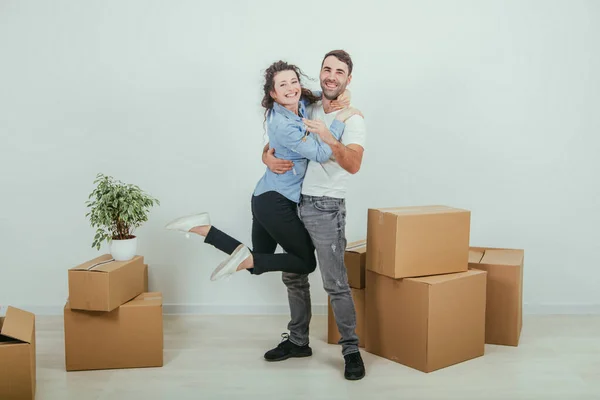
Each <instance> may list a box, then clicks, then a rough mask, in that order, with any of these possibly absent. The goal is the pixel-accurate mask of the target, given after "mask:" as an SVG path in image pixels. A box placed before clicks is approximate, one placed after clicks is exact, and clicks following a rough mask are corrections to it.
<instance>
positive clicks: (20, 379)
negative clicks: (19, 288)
mask: <svg viewBox="0 0 600 400" xmlns="http://www.w3.org/2000/svg"><path fill="white" fill-rule="evenodd" d="M35 361H36V353H35V315H33V314H32V313H29V312H27V311H23V310H19V309H18V308H14V307H10V306H9V307H8V308H7V309H6V316H5V317H0V399H2V400H13V399H15V400H16V399H19V400H20V399H34V398H35V388H36V366H35Z"/></svg>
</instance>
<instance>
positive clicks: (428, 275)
mask: <svg viewBox="0 0 600 400" xmlns="http://www.w3.org/2000/svg"><path fill="white" fill-rule="evenodd" d="M470 222H471V213H470V212H469V211H468V210H462V209H457V208H452V207H446V206H423V207H400V208H384V209H369V214H368V227H367V247H366V265H365V269H366V273H365V275H366V276H365V285H364V289H363V292H364V298H365V303H364V312H363V321H364V322H362V323H363V324H364V327H361V328H357V331H359V329H362V330H361V331H360V332H361V333H359V336H360V338H361V343H364V346H365V350H366V351H367V352H370V353H373V354H376V355H379V356H381V357H384V358H387V359H390V360H392V361H396V362H398V363H401V364H404V365H406V366H409V367H412V368H415V369H418V370H420V371H423V372H431V371H435V370H437V369H440V368H444V367H447V366H450V365H453V364H457V363H460V362H463V361H466V360H470V359H473V358H476V357H479V356H482V355H483V354H484V344H485V343H493V344H505V345H517V344H518V338H519V336H520V331H521V325H522V319H521V308H522V273H523V251H522V250H513V249H490V248H475V247H473V248H470V246H469V240H470ZM347 251H348V252H351V251H352V249H348V250H347ZM349 276H350V272H349ZM355 303H358V302H357V301H356V296H355ZM329 318H330V320H332V319H333V315H332V314H331V312H330V316H329ZM335 328H336V327H335V325H331V323H330V325H329V332H330V334H329V337H330V338H331V337H332V335H333V334H332V333H331V331H332V330H334V329H335ZM336 333H337V332H336ZM331 342H332V341H331V340H330V343H331Z"/></svg>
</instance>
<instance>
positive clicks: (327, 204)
mask: <svg viewBox="0 0 600 400" xmlns="http://www.w3.org/2000/svg"><path fill="white" fill-rule="evenodd" d="M313 206H314V207H315V208H316V209H317V210H319V211H323V212H336V211H339V209H340V201H339V200H335V199H319V200H315V201H314V202H313Z"/></svg>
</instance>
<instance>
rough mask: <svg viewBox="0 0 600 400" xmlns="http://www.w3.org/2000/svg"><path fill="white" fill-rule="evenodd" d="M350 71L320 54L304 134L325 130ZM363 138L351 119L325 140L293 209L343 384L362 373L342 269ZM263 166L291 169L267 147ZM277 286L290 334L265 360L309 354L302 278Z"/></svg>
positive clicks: (338, 57) (334, 57)
mask: <svg viewBox="0 0 600 400" xmlns="http://www.w3.org/2000/svg"><path fill="white" fill-rule="evenodd" d="M352 68H353V64H352V59H351V58H350V55H349V54H348V53H346V52H345V51H343V50H334V51H331V52H329V53H327V54H326V55H325V57H324V58H323V62H322V64H321V72H320V79H319V80H320V83H321V89H322V91H323V98H322V101H321V102H318V103H315V104H313V105H311V106H309V108H308V117H309V120H307V121H305V124H306V126H307V128H308V130H309V131H314V130H316V129H318V128H319V127H322V126H323V121H324V124H325V126H330V125H331V122H332V121H333V119H334V118H335V116H336V114H337V111H333V106H332V101H333V100H336V99H337V98H338V96H339V95H340V94H341V93H342V92H344V90H345V89H346V87H347V86H348V85H349V84H350V81H351V80H352ZM365 135H366V129H365V124H364V120H363V118H361V117H360V116H358V115H355V116H353V117H351V118H350V119H348V120H347V121H346V127H345V130H344V133H343V136H342V139H341V142H340V141H338V140H336V139H335V138H333V136H331V137H330V138H329V139H328V140H325V142H326V143H327V144H328V145H329V146H330V147H331V148H332V150H333V156H332V158H331V159H329V160H328V161H326V162H324V163H317V162H309V163H308V169H307V171H306V176H305V178H304V182H303V185H302V199H301V201H300V204H299V213H300V218H301V219H302V222H303V223H304V225H305V226H306V229H307V230H308V232H309V234H310V236H311V239H312V241H313V243H314V245H315V248H316V250H317V258H318V260H319V266H320V271H321V275H322V279H323V286H324V288H325V291H326V292H327V294H328V295H329V297H330V300H331V307H332V309H333V313H334V315H335V320H336V323H337V327H338V330H339V332H340V335H341V340H340V342H339V343H340V344H341V345H342V354H343V356H344V359H345V369H344V376H345V377H346V379H349V380H357V379H362V378H363V377H364V375H365V368H364V363H363V360H362V358H361V355H360V352H359V348H358V342H359V340H358V336H357V335H356V312H355V308H354V302H353V299H352V294H351V291H350V286H349V285H348V276H347V274H346V267H345V265H344V252H345V249H346V235H345V226H346V205H345V196H346V188H347V183H348V179H349V177H350V175H351V174H355V173H357V172H358V171H359V169H360V166H361V163H362V157H363V151H364V145H365ZM263 162H264V163H265V164H266V165H267V166H268V167H269V169H271V170H272V171H273V172H277V173H283V172H286V171H287V170H289V169H290V168H291V165H292V164H291V162H290V161H287V160H279V159H277V158H276V157H275V156H274V155H273V152H272V151H268V146H267V147H265V151H264V153H263ZM283 282H284V283H285V285H286V286H287V289H288V300H289V303H290V313H291V321H290V323H289V325H288V329H289V330H290V334H289V335H284V337H285V340H284V341H283V342H281V343H280V344H279V345H278V346H277V347H276V348H275V349H272V350H270V351H268V352H267V353H266V354H265V358H266V359H267V360H269V361H280V360H285V359H287V358H290V357H305V356H310V355H311V354H312V350H311V348H310V347H309V346H308V342H309V334H308V332H309V324H310V319H311V302H310V289H309V282H308V275H304V274H302V275H301V274H292V273H283Z"/></svg>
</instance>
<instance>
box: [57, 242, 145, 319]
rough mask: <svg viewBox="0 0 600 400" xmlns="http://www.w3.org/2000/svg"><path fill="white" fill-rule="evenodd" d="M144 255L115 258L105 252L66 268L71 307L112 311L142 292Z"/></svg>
mask: <svg viewBox="0 0 600 400" xmlns="http://www.w3.org/2000/svg"><path fill="white" fill-rule="evenodd" d="M146 274H147V265H146V264H144V257H142V256H135V257H134V258H133V259H132V260H129V261H114V260H113V259H112V257H111V256H110V254H105V255H102V256H100V257H97V258H95V259H93V260H90V261H88V262H86V263H84V264H81V265H79V266H77V267H74V268H71V269H69V303H70V306H71V309H73V310H88V311H112V310H114V309H116V308H117V307H119V306H120V305H121V304H124V303H126V302H127V301H129V300H131V299H133V298H134V297H135V296H137V295H139V294H141V293H143V292H144V286H145V285H146V279H147V275H146Z"/></svg>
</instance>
